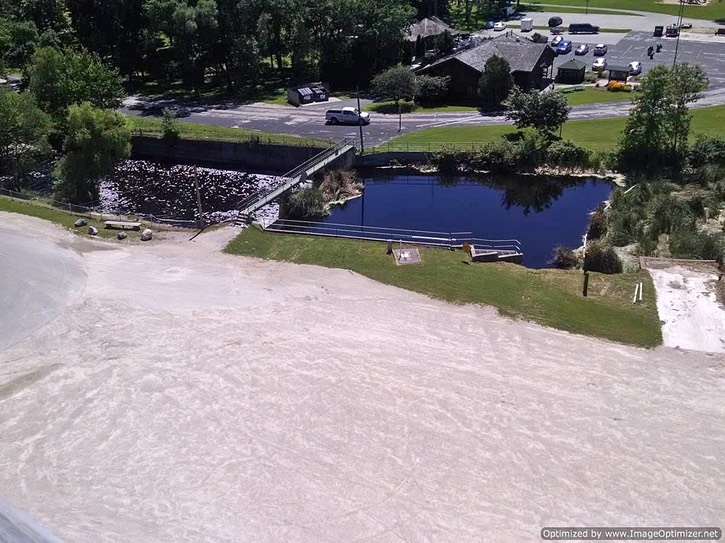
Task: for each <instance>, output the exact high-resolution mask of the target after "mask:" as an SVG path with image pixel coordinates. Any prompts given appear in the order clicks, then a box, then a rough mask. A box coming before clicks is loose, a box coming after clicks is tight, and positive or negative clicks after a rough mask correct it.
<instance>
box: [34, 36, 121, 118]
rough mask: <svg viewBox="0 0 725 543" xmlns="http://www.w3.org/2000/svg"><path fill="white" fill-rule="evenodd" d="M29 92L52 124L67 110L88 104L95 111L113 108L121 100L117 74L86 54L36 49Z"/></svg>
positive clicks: (65, 113) (62, 116) (92, 56)
mask: <svg viewBox="0 0 725 543" xmlns="http://www.w3.org/2000/svg"><path fill="white" fill-rule="evenodd" d="M29 76H30V87H29V90H30V92H31V93H32V94H33V95H34V96H35V99H36V100H37V102H38V105H39V106H40V107H41V109H42V110H43V111H45V112H46V113H48V114H49V115H51V116H52V117H53V118H54V119H55V120H56V121H58V120H61V119H64V118H65V116H66V115H67V114H68V107H69V106H71V105H73V104H80V103H82V102H88V103H90V104H91V105H93V106H94V107H98V108H114V109H115V108H117V107H119V106H120V105H121V100H122V99H123V96H124V91H123V87H122V86H121V79H120V77H119V75H118V72H117V71H116V70H115V69H113V68H109V67H108V66H106V65H105V64H104V63H103V62H102V61H101V60H100V59H99V58H98V57H97V56H96V55H93V54H91V53H88V52H86V51H81V52H75V51H72V50H66V51H58V50H57V49H54V48H52V47H44V48H41V49H38V51H37V52H36V53H35V55H34V56H33V62H32V64H31V65H30V68H29Z"/></svg>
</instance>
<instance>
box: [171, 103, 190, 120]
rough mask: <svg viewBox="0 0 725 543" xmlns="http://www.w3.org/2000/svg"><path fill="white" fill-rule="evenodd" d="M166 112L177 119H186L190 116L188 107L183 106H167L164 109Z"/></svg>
mask: <svg viewBox="0 0 725 543" xmlns="http://www.w3.org/2000/svg"><path fill="white" fill-rule="evenodd" d="M166 110H167V111H168V112H169V113H171V114H172V115H173V116H174V117H176V118H177V119H179V118H181V117H188V116H189V115H191V110H190V109H189V108H188V107H184V106H169V107H167V108H166Z"/></svg>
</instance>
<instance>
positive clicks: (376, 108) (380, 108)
mask: <svg viewBox="0 0 725 543" xmlns="http://www.w3.org/2000/svg"><path fill="white" fill-rule="evenodd" d="M400 110H401V112H402V113H456V112H467V111H474V112H475V111H478V108H477V107H475V106H458V105H442V106H431V107H428V106H423V105H420V104H416V103H414V102H407V101H406V102H401V108H400ZM363 111H371V112H374V113H385V114H391V115H393V114H394V115H397V114H398V107H397V106H396V105H395V102H393V101H381V102H373V103H372V104H368V105H366V106H364V107H363Z"/></svg>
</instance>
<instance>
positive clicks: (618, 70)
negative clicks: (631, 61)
mask: <svg viewBox="0 0 725 543" xmlns="http://www.w3.org/2000/svg"><path fill="white" fill-rule="evenodd" d="M607 70H609V81H621V82H622V83H626V82H627V78H628V77H629V66H622V65H620V64H610V65H609V66H607Z"/></svg>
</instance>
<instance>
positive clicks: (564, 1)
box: [522, 0, 725, 21]
mask: <svg viewBox="0 0 725 543" xmlns="http://www.w3.org/2000/svg"><path fill="white" fill-rule="evenodd" d="M538 4H556V7H553V6H545V5H542V6H539V5H538ZM587 4H589V13H592V14H595V13H599V14H604V13H605V12H603V11H600V10H599V9H596V10H593V9H591V8H604V9H612V10H617V9H623V10H635V11H649V12H653V13H668V14H670V15H677V14H678V13H679V9H680V6H679V4H678V3H677V2H673V3H663V2H660V1H659V0H589V1H588V2H587V0H542V1H541V2H529V3H527V4H526V5H522V8H524V9H523V10H524V11H526V9H525V8H528V7H529V6H530V7H531V8H533V9H534V10H537V11H553V12H557V11H561V12H569V11H570V10H573V9H580V10H584V9H585V8H586V6H587ZM610 13H611V12H610ZM619 15H622V13H619ZM684 16H685V17H690V18H693V19H708V20H711V21H715V20H718V19H725V0H710V2H708V4H707V5H705V6H701V5H696V4H686V5H685V9H684Z"/></svg>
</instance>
